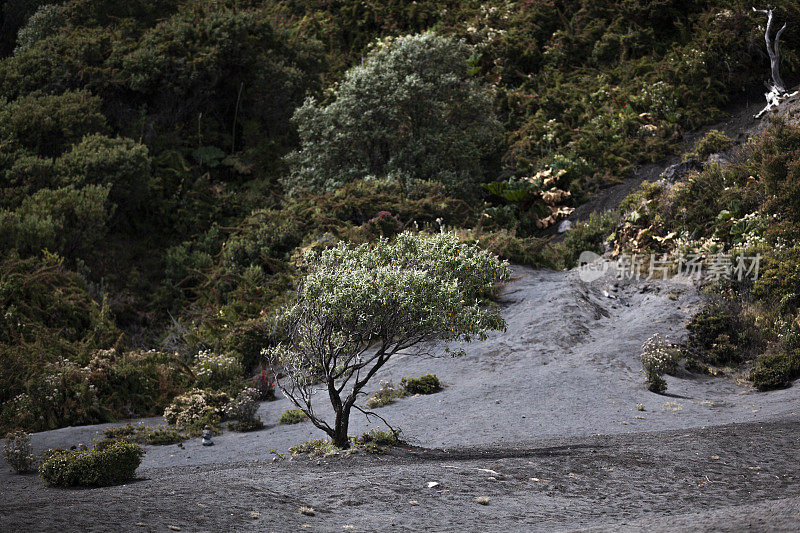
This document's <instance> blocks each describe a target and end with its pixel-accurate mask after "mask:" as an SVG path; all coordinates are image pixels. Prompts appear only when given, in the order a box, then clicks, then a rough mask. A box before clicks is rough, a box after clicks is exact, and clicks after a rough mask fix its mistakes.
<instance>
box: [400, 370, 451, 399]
mask: <svg viewBox="0 0 800 533" xmlns="http://www.w3.org/2000/svg"><path fill="white" fill-rule="evenodd" d="M400 386H401V387H403V388H404V389H405V390H406V392H407V393H408V394H433V393H434V392H439V391H440V390H442V384H441V383H439V378H438V377H436V374H423V375H422V376H420V377H418V378H409V377H403V378H402V379H401V380H400Z"/></svg>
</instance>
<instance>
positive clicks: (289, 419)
mask: <svg viewBox="0 0 800 533" xmlns="http://www.w3.org/2000/svg"><path fill="white" fill-rule="evenodd" d="M306 420H308V416H307V415H306V414H305V413H304V412H303V411H301V410H300V409H288V410H286V411H284V412H283V413H281V416H280V418H279V419H278V424H284V425H288V424H299V423H300V422H305V421H306Z"/></svg>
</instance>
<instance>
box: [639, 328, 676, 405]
mask: <svg viewBox="0 0 800 533" xmlns="http://www.w3.org/2000/svg"><path fill="white" fill-rule="evenodd" d="M679 356H680V354H679V352H677V351H676V350H675V349H673V347H672V345H671V344H670V343H669V342H667V341H665V340H664V339H662V338H661V337H660V336H659V334H658V333H656V334H654V335H653V336H652V337H650V338H649V339H647V340H646V341H645V342H644V344H643V345H642V354H641V356H640V357H641V361H642V368H643V370H644V373H645V376H647V381H648V383H649V388H650V390H651V391H653V392H664V391H665V390H666V389H667V384H666V382H665V381H664V379H663V378H662V376H663V375H664V374H666V373H667V372H672V371H673V370H674V369H675V367H676V366H677V364H678V359H679Z"/></svg>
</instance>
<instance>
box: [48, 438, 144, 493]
mask: <svg viewBox="0 0 800 533" xmlns="http://www.w3.org/2000/svg"><path fill="white" fill-rule="evenodd" d="M143 456H144V450H142V448H141V447H140V446H139V445H138V444H133V443H130V442H109V441H101V442H98V443H97V444H95V445H94V446H93V447H92V449H91V450H76V451H67V450H55V451H52V452H51V453H50V454H49V456H48V457H47V459H45V460H44V462H43V463H42V464H41V466H40V467H39V475H40V476H41V477H42V479H43V480H44V482H45V483H47V484H48V485H50V486H57V487H104V486H107V485H116V484H119V483H125V482H126V481H130V480H132V479H133V478H134V476H135V475H136V469H137V468H138V467H139V464H140V463H141V462H142V457H143Z"/></svg>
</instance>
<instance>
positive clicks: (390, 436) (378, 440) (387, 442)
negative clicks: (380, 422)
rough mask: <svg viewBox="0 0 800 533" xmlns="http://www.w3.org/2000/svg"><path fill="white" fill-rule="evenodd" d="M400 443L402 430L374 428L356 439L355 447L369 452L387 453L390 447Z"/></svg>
mask: <svg viewBox="0 0 800 533" xmlns="http://www.w3.org/2000/svg"><path fill="white" fill-rule="evenodd" d="M399 444H401V441H400V430H389V431H381V430H379V429H376V428H373V429H371V430H369V431H367V432H366V433H363V434H362V435H360V436H358V437H356V439H355V447H356V448H360V449H363V450H364V451H366V452H367V453H386V451H387V450H388V449H389V448H392V447H394V446H398V445H399Z"/></svg>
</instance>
